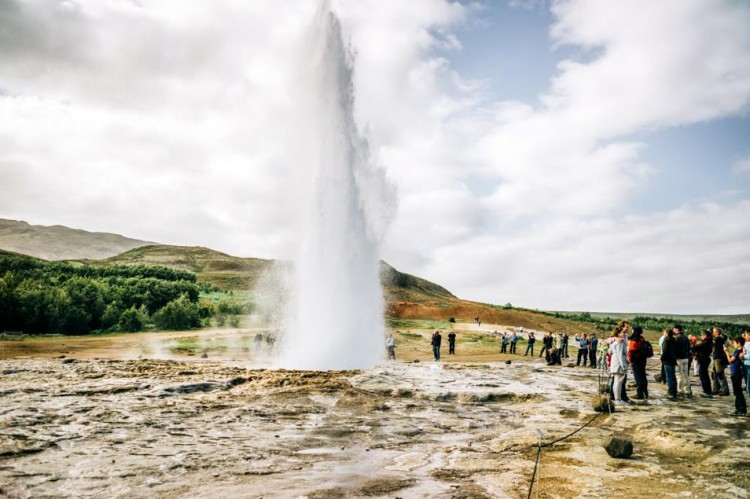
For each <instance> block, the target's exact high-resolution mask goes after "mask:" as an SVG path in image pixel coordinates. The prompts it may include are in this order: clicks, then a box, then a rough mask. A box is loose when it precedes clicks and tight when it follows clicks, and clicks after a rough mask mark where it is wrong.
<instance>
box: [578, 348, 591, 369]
mask: <svg viewBox="0 0 750 499" xmlns="http://www.w3.org/2000/svg"><path fill="white" fill-rule="evenodd" d="M588 356H589V351H588V350H587V349H585V348H579V349H578V360H576V365H577V366H580V365H581V359H583V366H584V367H586V359H587V358H588Z"/></svg>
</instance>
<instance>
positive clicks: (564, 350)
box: [562, 343, 570, 358]
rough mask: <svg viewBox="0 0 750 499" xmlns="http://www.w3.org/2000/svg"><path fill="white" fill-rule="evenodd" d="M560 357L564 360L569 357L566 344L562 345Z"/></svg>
mask: <svg viewBox="0 0 750 499" xmlns="http://www.w3.org/2000/svg"><path fill="white" fill-rule="evenodd" d="M562 356H563V357H565V358H568V357H570V355H568V344H567V343H565V344H564V345H563V349H562Z"/></svg>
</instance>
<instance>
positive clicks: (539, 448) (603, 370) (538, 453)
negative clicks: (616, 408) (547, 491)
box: [527, 362, 612, 499]
mask: <svg viewBox="0 0 750 499" xmlns="http://www.w3.org/2000/svg"><path fill="white" fill-rule="evenodd" d="M602 364H603V365H602V366H601V369H600V370H599V383H598V384H599V388H598V392H599V393H598V395H599V396H600V397H601V396H603V395H604V393H603V391H602V387H604V386H606V387H607V392H606V395H607V410H608V411H609V414H610V415H612V405H611V403H610V400H609V381H610V379H611V378H612V375H611V374H610V373H609V370H608V369H607V368H606V367H605V366H606V362H604V363H602ZM604 374H606V380H607V381H606V385H605V384H604V383H603V379H604V376H603V375H604ZM602 414H603V413H602V412H597V413H596V414H595V415H594V417H592V418H591V419H589V420H588V421H586V422H585V423H584V424H583V425H582V426H580V427H578V428H576V429H575V430H574V431H572V432H570V433H568V434H567V435H565V436H563V437H560V438H558V439H557V440H553V441H552V442H548V443H546V444H543V443H542V441H541V438H540V439H539V445H538V446H537V451H536V463H535V464H534V471H533V472H532V473H531V483H530V484H529V494H528V495H527V499H531V493H532V492H533V490H534V478H535V477H536V474H537V470H538V469H539V466H540V463H541V461H542V448H544V447H552V446H553V445H555V444H557V443H560V442H562V441H563V440H565V439H568V438H570V437H572V436H573V435H575V434H576V433H578V432H579V431H581V430H583V429H584V428H586V427H587V426H588V425H590V424H591V423H593V422H594V420H596V418H598V417H599V416H601V415H602ZM538 482H539V480H537V486H536V491H537V495H539V483H538Z"/></svg>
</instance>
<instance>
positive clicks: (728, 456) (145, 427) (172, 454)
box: [0, 358, 750, 498]
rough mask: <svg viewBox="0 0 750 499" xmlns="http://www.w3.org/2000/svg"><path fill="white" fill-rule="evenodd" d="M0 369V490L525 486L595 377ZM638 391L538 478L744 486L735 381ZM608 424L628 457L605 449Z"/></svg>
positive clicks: (566, 486)
mask: <svg viewBox="0 0 750 499" xmlns="http://www.w3.org/2000/svg"><path fill="white" fill-rule="evenodd" d="M0 374H1V377H0V379H1V380H2V384H1V385H0V497H13V498H16V497H164V498H167V497H225V498H230V497H266V498H268V497H299V496H306V497H310V498H316V497H317V498H336V497H404V498H407V497H446V498H447V497H472V498H479V497H513V498H516V497H518V498H522V497H527V494H528V492H529V486H530V480H531V476H532V472H533V470H534V464H535V459H536V454H537V444H538V443H539V441H540V438H541V440H542V441H543V442H545V443H548V442H551V441H554V440H555V439H557V438H559V437H563V436H565V435H567V434H569V433H570V432H572V431H574V430H576V429H577V428H579V427H581V426H582V425H584V424H585V423H586V422H588V421H590V420H591V418H592V417H593V416H594V415H595V414H596V413H594V412H593V411H592V409H591V398H592V397H593V396H594V394H595V393H597V388H598V372H597V371H596V370H592V369H588V368H574V367H559V366H557V367H548V366H546V365H544V363H543V362H542V361H541V360H539V359H535V360H533V361H532V360H528V361H522V360H520V359H519V361H518V362H516V361H513V363H512V364H510V365H507V364H505V363H504V362H494V363H463V362H457V363H434V362H419V363H411V362H410V363H406V362H400V361H399V362H392V363H387V364H384V365H382V366H380V367H377V368H374V369H370V370H366V371H347V372H304V371H281V370H265V369H261V368H259V367H258V366H257V365H255V366H254V365H253V364H251V363H249V362H247V361H231V360H225V361H221V362H217V361H213V360H211V359H208V360H202V359H200V358H191V359H185V360H153V359H152V360H150V359H145V358H144V359H130V360H126V359H101V358H99V359H96V358H78V359H73V358H57V359H49V358H48V359H39V358H15V359H7V360H1V361H0ZM651 391H652V398H651V400H649V401H648V402H646V403H641V404H638V405H634V406H629V407H625V408H624V409H622V410H618V411H617V412H615V413H613V414H604V415H601V416H599V417H598V418H596V419H594V421H593V422H592V423H591V424H590V425H588V426H587V427H585V428H584V429H583V430H581V431H580V432H578V433H576V434H574V435H573V436H571V437H570V438H567V439H565V440H563V441H561V442H559V443H557V444H554V445H552V446H551V447H546V448H544V450H543V452H542V455H541V467H540V472H539V475H538V477H539V482H538V496H539V497H591V498H594V497H625V496H628V497H646V496H663V497H715V498H722V497H748V496H750V493H748V490H749V489H750V480H749V478H748V477H750V474H749V473H748V471H750V465H749V464H748V463H750V447H749V446H748V445H747V438H748V435H747V431H748V429H749V427H750V419H748V418H735V417H731V416H727V415H726V414H727V413H729V412H731V410H732V399H731V397H729V398H727V397H720V398H716V399H713V400H705V399H701V398H696V399H692V400H690V401H685V402H668V401H666V400H665V399H664V393H663V392H664V390H663V388H662V385H656V384H653V385H652V390H651ZM540 431H541V434H540V433H539V432H540ZM613 435H619V436H625V437H626V438H629V439H631V440H632V442H633V446H634V454H633V456H632V457H631V458H630V459H614V458H611V457H610V456H609V455H608V454H607V453H606V451H605V450H604V447H603V445H604V443H605V442H606V441H607V440H608V439H609V438H610V437H612V436H613ZM536 493H537V489H536V488H535V489H534V494H535V495H536Z"/></svg>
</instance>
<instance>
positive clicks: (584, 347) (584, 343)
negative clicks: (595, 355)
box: [576, 333, 589, 367]
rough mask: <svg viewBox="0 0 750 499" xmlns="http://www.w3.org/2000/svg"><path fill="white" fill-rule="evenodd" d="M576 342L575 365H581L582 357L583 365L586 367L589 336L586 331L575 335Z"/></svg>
mask: <svg viewBox="0 0 750 499" xmlns="http://www.w3.org/2000/svg"><path fill="white" fill-rule="evenodd" d="M576 341H577V342H578V360H576V366H580V365H581V359H583V367H586V360H587V359H588V356H589V337H588V335H587V334H586V333H583V336H576Z"/></svg>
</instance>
